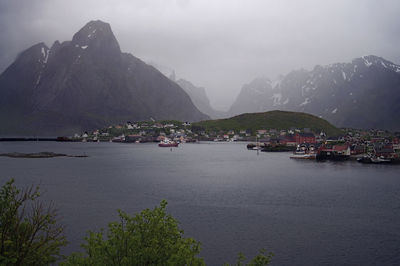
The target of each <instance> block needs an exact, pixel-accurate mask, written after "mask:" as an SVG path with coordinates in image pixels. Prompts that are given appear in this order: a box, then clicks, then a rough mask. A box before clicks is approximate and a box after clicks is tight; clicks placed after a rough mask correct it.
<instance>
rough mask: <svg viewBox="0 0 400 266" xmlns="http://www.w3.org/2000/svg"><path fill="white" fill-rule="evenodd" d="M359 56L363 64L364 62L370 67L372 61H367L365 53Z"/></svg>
mask: <svg viewBox="0 0 400 266" xmlns="http://www.w3.org/2000/svg"><path fill="white" fill-rule="evenodd" d="M361 58H362V59H363V60H364V64H365V65H366V66H367V67H370V66H371V65H372V62H369V61H368V59H367V58H366V56H365V55H364V56H362V57H361Z"/></svg>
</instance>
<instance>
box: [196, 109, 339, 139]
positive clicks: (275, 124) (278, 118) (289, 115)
mask: <svg viewBox="0 0 400 266" xmlns="http://www.w3.org/2000/svg"><path fill="white" fill-rule="evenodd" d="M291 127H294V128H298V129H303V128H310V129H311V130H312V131H313V132H315V133H320V132H321V131H324V132H325V133H326V134H327V135H328V136H337V135H341V134H343V132H342V131H341V130H340V129H338V128H336V127H334V126H333V125H331V124H330V123H329V122H328V121H326V120H323V119H321V118H319V117H316V116H313V115H310V114H306V113H297V112H286V111H271V112H265V113H250V114H242V115H238V116H235V117H232V118H227V119H218V120H208V121H200V122H198V123H193V124H192V129H204V130H207V131H217V132H218V131H220V130H222V131H225V132H226V131H228V130H231V129H232V130H235V131H239V130H251V131H252V132H255V131H256V130H258V129H277V130H281V129H285V130H287V129H290V128H291Z"/></svg>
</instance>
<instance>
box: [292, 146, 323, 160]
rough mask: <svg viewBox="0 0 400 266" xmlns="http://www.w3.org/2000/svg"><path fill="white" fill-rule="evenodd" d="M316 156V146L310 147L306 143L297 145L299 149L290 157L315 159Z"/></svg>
mask: <svg viewBox="0 0 400 266" xmlns="http://www.w3.org/2000/svg"><path fill="white" fill-rule="evenodd" d="M316 158H317V154H316V152H315V149H314V147H310V148H308V147H307V146H306V145H297V149H296V150H295V151H294V152H293V155H291V156H290V159H307V160H315V159H316Z"/></svg>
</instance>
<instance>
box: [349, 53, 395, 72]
mask: <svg viewBox="0 0 400 266" xmlns="http://www.w3.org/2000/svg"><path fill="white" fill-rule="evenodd" d="M352 63H353V64H357V63H360V64H364V65H365V66H366V67H370V66H375V67H379V68H386V69H389V70H392V71H394V72H396V73H400V66H399V65H396V64H394V63H393V62H390V61H388V60H386V59H384V58H382V57H379V56H376V55H363V56H362V57H360V58H356V59H354V60H353V61H352Z"/></svg>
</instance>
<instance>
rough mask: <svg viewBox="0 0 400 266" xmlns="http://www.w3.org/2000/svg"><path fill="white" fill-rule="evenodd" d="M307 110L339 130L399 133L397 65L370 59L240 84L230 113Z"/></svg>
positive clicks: (399, 97)
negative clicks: (350, 129)
mask: <svg viewBox="0 0 400 266" xmlns="http://www.w3.org/2000/svg"><path fill="white" fill-rule="evenodd" d="M270 110H286V111H300V112H307V113H311V114H314V115H317V116H319V117H322V118H324V119H326V120H328V121H329V122H331V123H333V124H334V125H336V126H339V127H355V128H382V129H388V130H400V120H398V119H397V118H396V117H397V115H398V114H399V113H400V66H399V65H396V64H394V63H392V62H390V61H388V60H385V59H383V58H381V57H377V56H374V55H370V56H363V57H361V58H356V59H354V60H352V62H351V63H336V64H331V65H327V66H319V65H318V66H315V67H314V69H313V70H311V71H307V70H296V71H292V72H290V73H289V74H287V75H286V76H282V77H281V78H280V79H279V80H278V81H276V82H275V83H274V84H272V83H271V82H270V81H269V80H267V79H256V80H255V81H253V82H251V83H249V84H247V85H244V86H243V88H242V91H241V92H240V94H239V96H238V98H237V99H236V101H235V103H234V104H233V105H232V107H231V109H230V111H229V112H230V114H231V115H235V114H239V113H243V112H255V111H257V112H261V111H270Z"/></svg>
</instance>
